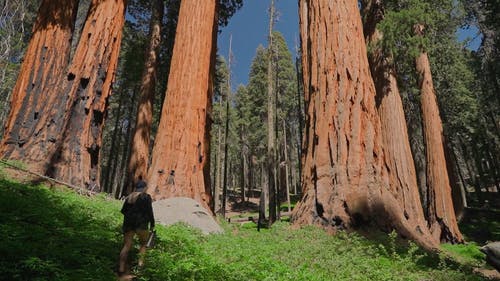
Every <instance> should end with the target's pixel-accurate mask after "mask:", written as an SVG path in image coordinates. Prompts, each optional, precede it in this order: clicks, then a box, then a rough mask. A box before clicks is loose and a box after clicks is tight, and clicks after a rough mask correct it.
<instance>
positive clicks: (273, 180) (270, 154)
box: [266, 0, 278, 224]
mask: <svg viewBox="0 0 500 281" xmlns="http://www.w3.org/2000/svg"><path fill="white" fill-rule="evenodd" d="M274 20H275V7H274V0H271V4H270V7H269V33H268V38H267V44H268V46H267V48H268V49H267V51H268V56H269V57H268V60H267V159H266V171H267V192H266V193H267V194H268V195H269V223H270V224H272V223H274V222H275V221H276V219H277V215H276V211H277V209H276V208H277V206H278V204H277V197H276V188H277V186H278V180H277V175H276V174H277V173H276V170H277V169H276V168H277V167H276V92H275V91H276V89H275V87H274V86H275V85H274V81H275V77H274V76H275V73H274V71H273V65H272V64H273V54H274V51H275V50H274V42H273V26H274Z"/></svg>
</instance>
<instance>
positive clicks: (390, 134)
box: [363, 0, 439, 245]
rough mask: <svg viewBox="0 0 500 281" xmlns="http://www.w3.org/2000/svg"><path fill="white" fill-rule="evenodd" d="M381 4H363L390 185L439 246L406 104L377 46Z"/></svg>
mask: <svg viewBox="0 0 500 281" xmlns="http://www.w3.org/2000/svg"><path fill="white" fill-rule="evenodd" d="M381 2H382V1H380V0H375V1H366V2H365V3H364V5H363V6H364V7H363V8H364V10H363V12H364V15H365V16H364V19H365V27H364V31H365V35H366V40H367V44H371V45H372V46H373V47H374V48H373V50H372V51H371V53H370V54H369V56H368V60H369V63H370V69H371V73H372V77H373V81H374V83H375V89H376V92H377V93H376V97H375V99H376V106H377V112H378V115H379V117H380V124H381V127H382V130H381V133H382V143H383V147H384V152H385V160H386V165H387V167H388V168H389V171H390V173H389V177H390V186H391V187H392V192H393V194H394V195H395V197H396V198H397V199H398V201H399V205H400V206H402V208H403V213H404V215H405V218H406V220H407V221H408V223H409V224H411V225H414V226H418V227H419V229H420V230H421V232H422V236H426V239H428V240H433V242H434V243H435V244H436V245H437V244H438V242H439V241H438V240H435V239H433V238H432V237H431V236H430V232H429V231H428V229H427V222H426V220H425V217H424V212H423V210H422V205H421V201H420V194H419V190H418V184H417V177H416V172H415V165H414V162H413V156H412V153H411V149H410V141H409V137H408V128H407V127H406V120H405V114H404V111H403V103H402V101H401V96H400V94H399V88H398V85H397V80H396V76H395V71H394V68H393V65H392V62H391V58H390V57H389V58H388V57H387V55H386V54H384V53H383V50H382V49H380V48H376V47H375V46H376V44H377V42H378V41H380V40H381V39H382V34H381V33H380V32H379V31H378V30H377V28H376V26H377V24H378V23H379V22H380V21H381V20H382V19H383V17H384V11H383V7H382V3H381Z"/></svg>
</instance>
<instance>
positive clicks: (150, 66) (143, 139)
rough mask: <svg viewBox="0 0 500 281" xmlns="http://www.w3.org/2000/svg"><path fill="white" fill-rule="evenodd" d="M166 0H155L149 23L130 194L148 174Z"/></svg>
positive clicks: (130, 173)
mask: <svg viewBox="0 0 500 281" xmlns="http://www.w3.org/2000/svg"><path fill="white" fill-rule="evenodd" d="M163 6H164V5H163V0H155V1H152V2H151V21H150V25H149V46H148V49H147V51H146V55H145V62H144V72H143V73H142V80H141V89H140V100H139V106H138V109H137V117H136V124H135V128H134V133H133V139H132V149H131V151H130V160H129V163H128V171H129V184H128V185H127V194H129V193H130V192H131V191H132V185H131V184H130V183H134V182H137V180H138V179H139V176H142V177H143V178H145V177H146V175H147V171H148V162H149V139H150V135H151V124H152V122H153V100H154V93H155V86H156V79H157V78H156V73H157V65H158V48H159V46H160V41H161V33H160V28H161V22H162V18H163Z"/></svg>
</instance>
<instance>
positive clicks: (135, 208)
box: [118, 176, 155, 277]
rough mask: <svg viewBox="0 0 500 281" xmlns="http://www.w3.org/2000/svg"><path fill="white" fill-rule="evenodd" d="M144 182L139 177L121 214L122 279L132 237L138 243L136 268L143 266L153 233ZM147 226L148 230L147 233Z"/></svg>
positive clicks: (120, 265) (119, 274) (150, 209)
mask: <svg viewBox="0 0 500 281" xmlns="http://www.w3.org/2000/svg"><path fill="white" fill-rule="evenodd" d="M146 187H147V184H146V182H145V181H144V180H143V179H142V176H139V180H138V181H137V183H136V185H135V191H134V192H132V193H131V194H130V195H128V196H127V197H126V198H125V202H124V203H123V207H122V209H121V213H122V214H123V216H124V217H123V235H124V237H123V240H124V242H123V248H122V250H121V252H120V261H119V268H118V276H119V277H123V276H125V274H126V271H127V259H128V253H129V251H130V249H131V248H132V246H133V243H134V236H135V235H137V236H138V238H139V241H140V248H139V261H138V266H139V267H142V266H143V264H144V254H145V252H146V244H147V242H148V238H149V234H150V231H151V232H153V230H154V227H155V219H154V214H153V206H152V202H153V200H152V199H151V196H150V195H149V194H147V193H146V192H145V189H146ZM148 224H149V230H150V231H148Z"/></svg>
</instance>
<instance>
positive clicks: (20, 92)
mask: <svg viewBox="0 0 500 281" xmlns="http://www.w3.org/2000/svg"><path fill="white" fill-rule="evenodd" d="M77 8H78V0H69V1H49V0H44V1H42V3H41V6H40V9H39V11H38V16H37V19H36V22H35V24H34V27H33V34H32V37H31V39H30V42H29V45H28V48H27V50H26V53H25V55H24V58H23V63H22V66H21V70H20V73H19V76H18V78H17V81H16V85H15V87H14V89H13V91H12V100H11V110H10V113H9V116H8V119H7V122H6V124H5V135H4V138H3V139H2V143H1V144H0V154H1V155H2V157H4V158H9V159H15V160H22V161H24V162H25V163H26V164H28V165H29V166H30V168H31V169H32V170H34V171H36V172H39V173H43V172H44V169H45V168H46V164H47V159H48V158H49V155H50V152H51V151H52V149H53V147H54V143H55V142H56V140H57V138H58V135H59V132H60V129H61V124H62V122H60V120H58V119H57V118H56V117H55V116H54V110H57V109H58V105H59V101H60V100H61V99H62V97H61V95H60V93H59V92H58V91H57V85H58V83H59V82H60V81H61V79H63V77H64V73H65V70H66V68H67V66H68V63H69V57H70V51H71V38H72V33H73V29H74V25H75V19H76V12H77Z"/></svg>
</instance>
